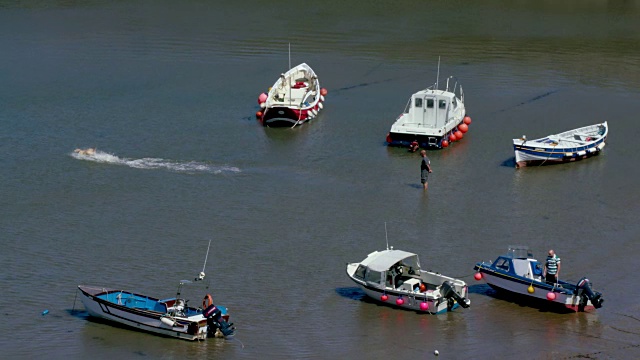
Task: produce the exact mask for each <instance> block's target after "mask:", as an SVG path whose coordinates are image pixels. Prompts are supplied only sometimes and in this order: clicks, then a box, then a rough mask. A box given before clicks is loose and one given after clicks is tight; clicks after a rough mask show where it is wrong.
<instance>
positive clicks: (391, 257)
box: [360, 249, 420, 272]
mask: <svg viewBox="0 0 640 360" xmlns="http://www.w3.org/2000/svg"><path fill="white" fill-rule="evenodd" d="M400 261H402V263H403V264H404V265H406V266H409V267H413V268H415V269H419V268H420V261H419V260H418V255H416V254H414V253H410V252H407V251H402V250H393V249H392V250H384V251H375V252H373V253H371V254H369V256H367V258H366V259H364V260H363V261H362V262H361V263H360V264H361V265H364V266H366V267H368V268H369V269H371V270H373V271H379V272H383V271H386V270H388V269H389V268H390V267H391V266H393V265H394V264H396V263H397V262H400Z"/></svg>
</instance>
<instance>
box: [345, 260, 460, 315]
mask: <svg viewBox="0 0 640 360" xmlns="http://www.w3.org/2000/svg"><path fill="white" fill-rule="evenodd" d="M347 275H348V276H349V278H350V279H351V280H353V281H354V282H355V283H356V284H358V286H359V287H360V288H361V289H362V290H363V291H364V292H365V294H367V296H369V297H370V298H372V299H374V300H376V301H379V302H381V303H383V304H386V305H390V306H395V307H398V308H403V309H409V310H415V311H418V312H421V313H428V314H440V313H444V312H447V311H451V310H453V309H455V308H457V307H458V306H462V307H463V308H468V307H469V306H470V305H471V301H470V300H469V299H468V298H467V296H468V294H469V291H468V287H467V284H466V283H465V282H464V281H462V280H459V279H454V278H452V277H448V276H444V275H442V274H440V273H437V272H433V271H426V270H422V269H421V268H420V260H419V259H418V255H416V254H414V253H410V252H407V251H403V250H395V249H394V248H393V247H391V248H387V249H386V250H382V251H374V252H372V253H370V254H369V255H367V257H366V258H365V259H364V260H362V261H361V262H355V263H350V264H347Z"/></svg>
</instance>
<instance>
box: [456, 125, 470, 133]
mask: <svg viewBox="0 0 640 360" xmlns="http://www.w3.org/2000/svg"><path fill="white" fill-rule="evenodd" d="M458 130H460V131H462V132H463V133H466V132H467V131H469V126H467V124H465V123H462V124H460V125H458Z"/></svg>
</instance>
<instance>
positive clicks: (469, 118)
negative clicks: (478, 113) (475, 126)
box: [462, 116, 471, 125]
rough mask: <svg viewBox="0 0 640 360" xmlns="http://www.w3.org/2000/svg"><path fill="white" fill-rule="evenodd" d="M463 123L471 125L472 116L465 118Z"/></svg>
mask: <svg viewBox="0 0 640 360" xmlns="http://www.w3.org/2000/svg"><path fill="white" fill-rule="evenodd" d="M462 121H464V123H465V124H467V125H469V124H471V117H470V116H465V117H464V119H463V120H462Z"/></svg>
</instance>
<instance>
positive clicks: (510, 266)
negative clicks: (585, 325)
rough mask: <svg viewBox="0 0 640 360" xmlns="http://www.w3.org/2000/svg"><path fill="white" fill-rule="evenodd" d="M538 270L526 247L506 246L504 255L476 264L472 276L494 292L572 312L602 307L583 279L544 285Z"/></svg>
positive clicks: (539, 265) (539, 269)
mask: <svg viewBox="0 0 640 360" xmlns="http://www.w3.org/2000/svg"><path fill="white" fill-rule="evenodd" d="M542 268H543V264H541V263H539V262H538V261H537V260H536V259H535V258H534V257H533V254H532V253H531V250H529V247H527V246H509V249H508V251H507V253H506V254H505V255H500V256H498V257H497V258H496V260H494V261H489V262H479V263H477V264H476V265H475V267H474V269H475V270H476V271H477V273H476V274H475V275H474V277H475V279H476V280H478V281H481V280H484V281H485V282H486V283H487V284H488V285H489V286H491V287H492V288H494V289H496V290H498V291H502V292H506V293H510V294H513V295H514V296H519V297H525V298H529V299H531V300H539V301H542V302H543V303H545V304H551V305H554V306H558V307H561V308H562V307H563V308H565V309H569V310H572V311H576V312H577V311H591V310H594V309H598V308H600V307H602V303H603V302H604V299H603V297H602V294H601V293H599V292H596V291H593V290H592V288H591V282H590V281H589V279H587V278H586V277H583V278H581V279H580V280H579V281H577V282H570V281H565V280H558V281H557V283H547V282H546V281H545V279H544V277H543V276H542Z"/></svg>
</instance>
